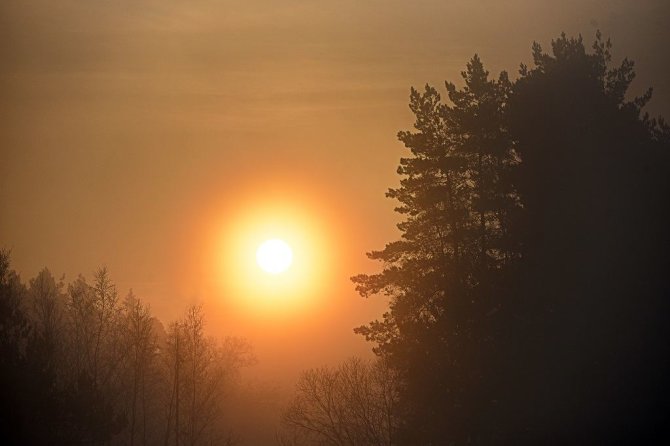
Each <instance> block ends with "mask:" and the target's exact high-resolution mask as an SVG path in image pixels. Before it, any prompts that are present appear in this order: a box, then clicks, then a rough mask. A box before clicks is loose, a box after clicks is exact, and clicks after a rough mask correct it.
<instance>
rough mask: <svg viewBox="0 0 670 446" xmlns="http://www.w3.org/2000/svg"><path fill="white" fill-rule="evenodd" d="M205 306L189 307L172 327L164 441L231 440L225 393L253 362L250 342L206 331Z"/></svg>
mask: <svg viewBox="0 0 670 446" xmlns="http://www.w3.org/2000/svg"><path fill="white" fill-rule="evenodd" d="M204 324H205V320H204V314H203V311H202V307H200V306H192V307H190V308H189V309H188V310H187V312H186V315H185V317H184V318H182V319H181V320H179V321H177V322H174V323H172V324H171V325H170V328H169V329H168V341H167V351H166V354H165V356H164V361H165V365H166V371H167V374H168V376H169V377H170V379H169V381H170V382H171V390H170V393H171V398H170V400H169V401H168V404H167V431H166V435H165V443H166V444H167V443H169V442H170V440H171V439H173V440H174V444H177V445H178V444H188V445H197V444H231V443H232V436H231V433H230V431H229V430H228V429H227V427H226V425H225V423H224V422H223V420H222V419H221V418H222V416H223V414H222V410H223V404H222V401H223V398H224V397H225V395H226V392H227V391H228V386H229V385H230V384H231V383H232V382H233V381H234V379H235V377H236V374H237V372H238V371H239V369H240V368H241V367H245V366H248V365H250V364H252V363H253V361H254V358H253V355H252V353H251V347H250V345H249V344H248V342H246V341H244V340H242V339H237V338H226V339H225V340H224V341H223V342H216V341H214V340H212V339H207V338H206V337H205V336H204Z"/></svg>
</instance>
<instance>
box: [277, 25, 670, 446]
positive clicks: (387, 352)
mask: <svg viewBox="0 0 670 446" xmlns="http://www.w3.org/2000/svg"><path fill="white" fill-rule="evenodd" d="M610 49H611V44H610V42H609V40H608V41H603V39H602V38H601V36H600V34H599V33H598V34H597V36H596V41H595V42H594V44H593V46H592V48H591V50H590V51H589V50H587V49H586V48H585V46H584V43H583V41H582V39H581V37H580V38H577V39H574V38H568V37H566V36H565V35H562V36H561V37H559V38H558V39H556V40H554V41H552V45H551V52H550V53H546V52H545V51H543V49H542V48H541V46H540V45H538V44H534V45H533V62H534V66H533V67H532V68H529V67H527V66H524V65H521V68H520V70H519V76H518V79H516V80H515V81H512V80H510V78H509V77H508V75H507V74H506V73H505V72H503V73H501V74H500V75H499V76H498V77H497V78H493V79H492V78H490V77H489V72H488V71H486V70H485V68H484V65H483V63H482V61H481V60H480V58H479V57H478V56H477V55H475V56H474V57H473V58H472V59H471V60H470V62H469V63H468V64H467V67H466V69H465V71H464V72H463V73H462V77H463V86H462V87H460V88H459V87H457V86H456V85H455V84H453V83H451V82H447V83H446V91H447V95H448V102H443V101H442V99H441V96H440V94H439V93H438V90H437V89H436V88H434V87H432V86H429V85H426V87H425V89H424V90H423V91H419V90H415V89H412V90H411V95H410V108H411V110H412V112H413V113H414V115H415V116H416V122H415V124H414V127H415V131H411V132H409V131H403V132H400V133H399V134H398V137H399V139H400V141H402V143H403V144H404V145H405V146H406V147H407V148H408V149H409V150H410V153H409V154H408V156H407V157H406V158H402V159H401V160H400V167H399V168H398V174H399V175H400V176H401V181H400V186H399V187H397V188H394V189H390V190H389V191H388V193H387V196H388V197H390V198H392V199H395V200H397V201H398V202H399V205H398V207H397V208H396V211H397V212H398V213H400V214H401V215H402V216H403V221H402V222H401V223H400V224H399V225H398V228H399V229H400V231H401V234H402V236H401V238H400V239H399V240H396V241H393V242H391V243H389V244H387V245H386V246H385V247H384V249H382V250H380V251H373V252H371V253H369V254H368V256H369V257H370V258H371V259H373V260H377V261H379V262H381V263H382V264H383V269H382V271H381V272H380V273H378V274H372V275H368V274H361V275H358V276H355V277H353V281H354V283H355V284H356V289H357V290H358V292H359V293H360V294H361V295H362V296H364V297H368V296H373V295H378V294H381V295H385V296H388V298H389V299H390V305H389V309H388V311H387V312H386V313H385V314H384V315H383V318H382V319H381V320H377V321H373V322H371V323H370V324H368V325H366V326H363V327H359V328H357V329H356V331H357V332H358V333H360V334H362V335H364V336H365V337H366V338H367V339H368V340H369V341H371V342H373V343H374V344H375V348H374V350H375V352H376V353H377V355H378V356H379V358H380V361H381V362H382V363H383V364H386V365H387V366H388V367H389V368H390V369H391V370H392V371H393V376H394V377H395V378H394V382H396V383H397V386H396V387H395V390H396V391H397V398H396V403H395V404H394V405H393V410H392V411H391V413H389V414H388V417H387V420H392V422H386V421H384V424H379V425H377V426H376V428H375V429H376V430H383V429H390V432H388V435H386V433H385V434H384V435H382V436H380V437H372V436H367V437H366V436H365V435H358V434H356V433H357V432H360V429H358V426H360V425H361V424H363V425H365V421H366V419H365V414H366V413H368V412H365V411H362V412H361V411H359V412H356V411H354V412H353V413H347V415H346V416H339V415H338V413H337V412H335V416H333V411H334V410H335V411H336V410H337V408H338V407H339V406H338V403H337V402H338V401H340V400H342V398H344V397H343V396H341V395H340V394H341V393H342V392H340V391H339V390H337V389H339V387H338V386H339V384H338V383H339V382H340V381H341V380H343V379H344V380H345V382H349V381H351V380H348V378H347V376H348V372H347V371H346V370H335V371H331V372H330V373H325V374H324V373H321V374H319V373H315V372H314V371H311V372H308V373H306V374H305V376H304V377H303V380H302V381H301V383H300V385H299V387H298V389H297V394H296V397H295V401H294V404H293V406H291V407H290V408H289V409H287V411H286V413H285V415H284V423H285V425H286V426H287V428H289V430H292V431H296V430H297V431H298V432H301V433H302V434H303V436H304V439H303V440H304V441H303V444H330V445H362V444H376V445H381V444H389V445H390V444H398V445H419V444H422V445H423V444H425V445H428V444H432V445H443V444H445V445H446V444H451V445H459V444H618V443H622V442H623V443H640V442H642V443H648V442H650V441H657V440H658V439H659V438H666V439H667V427H668V426H669V425H670V424H669V422H670V420H669V417H668V412H669V411H668V403H667V401H668V397H669V396H670V392H669V391H668V390H669V389H668V379H667V377H668V376H670V375H669V374H668V372H670V367H669V364H670V363H669V361H668V360H669V357H668V354H667V340H668V339H669V337H668V334H669V333H668V331H669V330H668V327H669V326H670V317H669V316H670V311H669V310H670V292H669V291H670V277H669V276H668V274H667V258H666V257H667V253H668V248H669V247H670V243H668V242H669V241H670V232H669V231H668V219H667V216H668V212H667V211H668V210H669V205H670V201H669V200H668V192H670V187H669V186H670V127H668V125H666V124H665V122H664V121H663V120H660V119H659V120H656V119H651V118H650V117H649V116H648V115H647V114H643V113H642V108H643V107H644V105H645V104H646V103H647V102H648V101H649V99H650V98H651V90H648V91H647V92H646V93H644V94H643V95H642V96H640V97H636V98H631V97H630V95H629V93H628V90H629V86H630V84H631V82H632V81H633V78H634V77H635V73H634V70H633V63H632V62H631V61H629V60H628V59H625V60H624V61H623V62H622V63H621V64H620V65H619V66H615V67H612V66H611V54H610ZM314 381H316V384H313V382H314ZM321 382H323V384H319V383H321ZM331 383H333V384H331ZM317 384H318V385H317ZM360 393H361V390H360V389H359V390H356V391H353V392H352V391H350V392H349V394H351V395H357V394H360ZM362 394H363V395H366V393H365V392H362ZM372 394H373V395H374V394H375V393H372ZM376 395H378V396H377V397H376V398H377V399H376V401H375V402H374V403H373V404H371V405H370V404H369V405H368V406H370V407H382V406H383V402H384V399H383V397H382V394H381V393H377V394H376ZM317 396H318V397H317ZM357 401H358V400H357V399H354V403H347V407H349V408H354V407H356V402H357ZM375 410H376V409H375ZM343 413H346V411H343ZM369 413H374V410H373V411H371V412H369ZM380 423H381V421H380ZM375 429H372V431H375ZM349 432H353V433H354V435H348V433H349ZM292 438H293V439H294V443H296V444H297V443H300V438H299V436H295V435H294V437H292ZM305 439H306V440H305Z"/></svg>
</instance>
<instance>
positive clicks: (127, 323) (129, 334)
mask: <svg viewBox="0 0 670 446" xmlns="http://www.w3.org/2000/svg"><path fill="white" fill-rule="evenodd" d="M123 325H124V334H125V347H126V348H125V350H126V364H127V372H128V373H127V375H128V380H129V387H130V389H129V393H130V398H128V401H129V406H130V407H129V410H128V412H129V417H130V421H129V422H130V425H129V432H128V434H129V436H130V438H129V444H130V445H131V446H132V445H134V444H135V433H136V431H137V423H138V418H139V416H138V413H139V414H141V416H142V429H141V432H142V437H141V438H142V443H144V444H146V441H147V426H146V376H147V374H148V373H149V369H150V367H151V366H152V364H153V362H154V357H155V352H156V341H155V338H154V334H153V330H152V329H153V320H152V318H151V313H150V310H149V306H148V305H145V304H143V303H142V302H141V301H140V300H139V299H138V298H136V297H135V295H134V294H133V292H132V290H130V292H129V293H128V296H127V297H126V299H125V301H124V306H123ZM140 402H141V404H140Z"/></svg>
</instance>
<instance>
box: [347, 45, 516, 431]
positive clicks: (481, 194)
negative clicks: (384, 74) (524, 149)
mask: <svg viewBox="0 0 670 446" xmlns="http://www.w3.org/2000/svg"><path fill="white" fill-rule="evenodd" d="M462 76H463V80H464V83H465V86H464V87H463V89H461V90H459V89H458V88H457V87H456V86H455V85H454V84H451V83H447V91H448V93H449V99H450V101H451V103H452V105H446V104H443V103H441V101H440V95H439V93H438V92H437V90H436V89H434V88H432V87H430V86H426V88H425V91H424V92H423V93H420V92H418V91H417V90H415V89H412V91H411V95H410V108H411V110H412V111H413V112H414V114H415V115H416V122H415V125H414V126H415V128H416V130H417V132H400V133H399V134H398V137H399V139H400V140H401V141H402V142H403V143H404V144H405V146H406V147H407V148H408V149H410V151H411V156H410V157H408V158H402V159H401V161H400V167H399V168H398V174H400V175H402V176H403V178H402V180H401V183H400V187H399V188H396V189H391V190H389V192H388V193H387V196H388V197H390V198H393V199H396V200H398V201H399V202H400V206H399V207H397V208H396V211H398V212H399V213H401V214H402V215H403V216H404V217H405V220H404V221H403V222H401V223H400V224H399V225H398V227H399V229H400V230H401V232H402V238H401V240H398V241H395V242H392V243H389V244H388V245H387V246H386V247H385V248H384V249H383V250H381V251H373V252H371V253H369V254H368V256H369V257H370V258H371V259H373V260H378V261H381V262H383V264H384V269H383V271H382V272H381V273H379V274H374V275H358V276H355V277H353V278H352V280H353V281H354V282H355V283H356V289H357V290H358V292H359V293H360V294H361V295H362V296H364V297H367V296H370V295H374V294H379V293H383V294H386V295H387V296H389V297H390V298H391V299H390V308H389V311H388V312H387V313H386V314H384V318H383V320H382V321H374V322H372V323H370V324H369V325H367V326H364V327H360V328H358V329H357V330H356V331H357V332H358V333H361V334H363V335H365V336H366V338H367V339H368V340H370V341H373V342H375V343H376V344H377V347H376V349H375V351H376V352H377V353H378V354H380V355H383V356H387V357H388V358H389V361H390V362H391V364H392V365H393V366H394V367H395V368H396V369H397V370H399V371H400V373H401V377H402V389H401V390H402V397H401V402H402V404H403V410H404V414H403V419H404V420H405V421H406V426H405V429H404V435H405V436H404V437H401V438H399V440H400V441H401V442H431V441H441V440H443V439H444V438H452V439H459V438H467V437H469V436H471V435H475V432H474V426H472V425H469V423H471V420H472V419H473V418H472V412H473V411H474V410H476V408H477V410H479V407H480V405H479V402H480V401H481V400H483V399H486V398H487V397H486V396H485V394H486V386H485V385H484V382H485V376H484V375H485V374H486V370H485V369H486V368H487V365H486V362H485V361H488V360H489V357H488V356H487V355H486V352H487V351H490V350H492V349H493V346H492V342H493V340H494V336H493V330H494V327H495V324H493V323H492V321H493V319H492V318H491V317H490V316H491V315H492V314H494V313H495V312H496V311H497V307H498V305H499V302H498V300H497V298H496V297H497V296H496V292H495V290H496V289H497V285H498V284H499V283H500V282H502V280H503V278H504V276H505V271H506V269H508V266H509V265H510V264H512V263H513V261H514V260H515V259H517V258H518V249H517V247H516V246H515V245H514V244H513V243H511V241H512V238H511V237H510V235H509V234H510V227H509V226H510V221H511V219H512V218H513V217H514V215H515V212H517V211H518V209H519V204H518V196H517V194H516V192H515V189H514V185H513V182H512V180H511V175H510V172H511V170H513V168H514V166H515V165H516V164H518V161H519V159H518V155H517V154H516V152H515V150H514V145H513V144H512V142H511V139H510V138H509V136H508V135H507V132H506V130H505V128H504V123H503V114H504V109H505V106H506V101H507V97H508V94H509V92H510V89H511V84H510V82H509V80H508V78H507V75H506V74H505V73H501V75H500V77H499V78H498V79H497V80H489V78H488V72H487V71H486V70H484V67H483V64H482V63H481V60H480V59H479V57H478V56H476V55H475V56H474V57H473V58H472V60H471V61H470V62H469V63H468V64H467V69H466V71H464V72H463V73H462ZM401 435H402V433H401Z"/></svg>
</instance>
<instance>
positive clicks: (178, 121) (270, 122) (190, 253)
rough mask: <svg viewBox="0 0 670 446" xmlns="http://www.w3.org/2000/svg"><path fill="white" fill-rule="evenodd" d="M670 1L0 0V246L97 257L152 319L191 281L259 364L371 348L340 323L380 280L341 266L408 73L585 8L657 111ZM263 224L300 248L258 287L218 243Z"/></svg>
mask: <svg viewBox="0 0 670 446" xmlns="http://www.w3.org/2000/svg"><path fill="white" fill-rule="evenodd" d="M669 19H670V2H667V1H664V0H638V1H623V0H619V1H617V0H612V1H604V0H565V1H560V2H558V1H555V2H548V1H537V0H515V1H507V2H501V1H499V0H469V1H465V0H463V1H461V0H454V1H449V0H444V1H436V0H435V1H430V0H415V1H398V0H385V1H377V0H370V1H366V0H340V1H337V2H328V1H307V0H284V1H281V2H279V1H270V0H267V1H238V0H230V1H225V0H223V1H214V0H210V1H205V0H203V1H199V0H196V1H189V2H186V1H176V0H160V1H136V0H135V1H125V0H121V1H115V2H109V1H90V0H87V1H72V0H60V1H58V2H53V1H47V0H34V1H18V0H16V1H15V0H5V1H3V2H2V4H0V56H1V57H0V246H1V247H4V248H8V249H11V251H12V262H13V266H14V268H15V269H16V270H17V271H18V272H19V273H20V274H21V276H22V278H23V280H24V281H27V280H28V279H29V278H30V277H32V276H34V275H35V274H36V273H37V272H38V271H39V270H40V269H41V268H43V267H45V266H46V267H48V268H49V269H50V270H51V271H52V272H53V273H54V274H55V275H56V276H59V277H60V276H61V275H63V274H64V275H65V280H66V281H70V280H72V279H74V278H76V276H77V275H78V274H80V273H81V274H84V275H85V276H87V277H89V278H90V277H91V275H92V273H93V272H94V271H95V270H96V269H97V268H98V267H100V266H103V265H104V266H106V267H107V268H108V270H109V272H110V274H111V277H112V279H113V280H114V281H115V282H116V283H117V286H118V288H119V292H120V294H121V295H125V293H127V291H128V289H130V288H132V289H133V290H134V292H135V294H136V295H138V296H139V297H140V298H143V299H146V301H147V302H149V303H150V305H151V308H152V312H153V313H154V314H155V315H156V316H158V317H159V318H160V319H161V320H162V321H163V322H165V323H167V322H168V321H170V320H174V319H175V318H177V317H180V315H181V314H182V313H183V312H184V310H185V309H186V308H187V306H188V305H190V304H193V303H198V302H200V303H203V304H204V305H205V308H206V313H207V315H208V324H209V325H208V330H209V332H210V333H212V334H214V335H236V336H243V337H247V338H248V339H249V340H250V341H251V342H252V344H253V345H254V347H255V350H256V355H257V357H258V360H259V363H258V365H257V366H256V368H255V369H254V370H255V373H257V374H258V375H259V376H264V377H273V378H276V379H285V380H288V381H290V380H291V379H294V378H295V377H296V376H297V374H298V373H299V372H300V371H301V370H303V369H305V368H309V367H316V366H319V365H322V364H325V363H330V364H333V363H335V362H338V361H340V360H342V359H344V358H346V357H348V356H350V355H353V354H357V355H369V354H370V353H369V351H370V347H371V346H370V345H368V344H366V342H365V341H364V340H363V339H361V338H360V337H359V336H357V335H355V334H353V332H352V329H353V328H354V327H356V326H359V325H361V324H364V323H366V322H368V321H370V320H372V319H374V318H376V317H379V316H380V315H381V313H382V312H383V311H384V307H385V305H386V302H385V301H384V299H383V298H377V299H371V300H365V299H363V298H361V297H359V296H358V295H357V294H356V292H355V290H354V287H353V285H352V283H351V282H350V280H349V277H350V276H352V275H354V274H358V273H361V272H372V271H375V270H376V268H378V265H375V264H374V263H372V262H370V261H369V260H367V259H366V257H365V252H367V251H370V250H372V249H379V248H382V247H383V245H384V244H385V243H387V242H390V241H392V240H394V239H395V238H396V237H398V234H399V233H398V231H397V230H396V228H395V223H397V221H398V218H397V216H396V215H395V214H394V212H393V208H394V203H393V202H392V201H390V200H388V199H386V198H385V197H384V193H385V191H386V190H387V188H389V187H394V186H396V185H397V184H398V181H399V178H398V177H397V174H396V167H397V165H398V160H399V158H400V157H401V156H403V155H405V153H404V150H403V147H402V145H401V144H400V143H399V142H398V141H397V139H396V133H397V132H398V131H399V130H403V129H409V128H411V125H412V123H413V119H412V115H411V113H410V111H409V109H408V107H407V101H408V94H409V89H410V87H411V86H417V87H422V86H423V85H424V84H426V83H430V84H432V85H435V86H437V87H438V88H439V89H440V91H442V92H444V81H445V80H449V81H455V82H456V83H457V84H459V79H460V74H459V73H460V72H461V70H463V69H464V67H465V63H466V62H467V61H468V59H469V58H470V57H472V55H473V54H474V53H478V54H479V55H480V56H481V58H482V59H483V62H484V64H485V67H486V68H487V69H488V70H489V71H491V73H492V74H495V75H497V73H498V72H499V71H500V70H503V69H504V70H507V71H509V72H510V73H511V75H512V77H514V76H515V75H516V73H517V69H518V66H519V63H521V62H525V63H528V64H529V63H530V59H531V53H530V47H531V44H532V42H533V41H538V42H539V43H540V44H542V45H543V47H545V48H549V44H550V41H551V39H552V38H555V37H557V36H558V35H559V34H560V33H561V32H562V31H565V32H566V33H567V34H568V35H577V34H580V33H581V34H582V35H583V36H584V38H585V40H586V41H587V42H590V41H592V39H593V37H594V36H595V32H596V29H600V30H601V31H602V32H603V34H604V35H605V36H606V37H607V36H609V37H611V38H612V41H613V43H614V49H613V55H614V60H615V61H620V60H621V58H622V57H624V56H628V57H630V58H632V59H633V60H635V62H636V70H637V73H638V77H637V79H636V81H635V83H634V85H633V91H634V92H637V93H639V92H642V91H644V90H645V88H646V87H648V86H653V87H654V98H653V99H652V102H651V103H650V105H649V106H648V110H649V111H650V112H651V113H652V114H653V115H657V114H663V115H665V116H669V115H670V75H668V69H669V68H670V51H668V49H667V42H668V41H670V27H668V26H667V24H668V23H669ZM273 225H274V226H273ZM268 228H269V229H268ZM277 228H279V229H277ZM274 229H277V230H278V231H279V232H280V233H282V234H283V236H285V237H287V238H291V239H292V240H294V241H295V243H296V245H297V246H296V255H297V256H298V257H300V256H302V260H301V261H302V262H303V263H302V265H303V266H302V267H301V268H302V269H298V268H297V267H296V269H295V275H294V276H295V277H293V278H292V279H291V280H293V281H294V282H292V283H293V284H292V285H291V284H289V285H286V284H281V285H278V288H280V289H281V290H280V291H281V292H277V293H275V294H273V295H272V296H270V297H263V296H260V295H261V294H263V292H265V291H267V289H269V288H271V287H274V285H272V284H271V285H269V286H268V287H266V288H267V289H265V291H263V290H262V289H259V288H254V286H255V285H254V284H255V283H256V281H258V282H262V281H263V280H265V279H264V278H263V276H261V275H260V273H257V274H256V275H255V276H254V275H253V273H248V274H247V272H244V273H242V272H241V271H240V270H235V269H234V267H231V264H232V265H233V266H235V265H234V264H235V262H236V261H237V260H236V259H238V258H237V257H236V256H238V255H239V256H244V255H247V254H249V249H253V246H252V245H253V243H252V242H253V241H254V240H255V239H254V237H256V238H257V237H260V236H261V235H262V234H265V232H264V231H266V232H267V231H269V232H272V230H274ZM254 231H256V232H254ZM282 231H283V232H282ZM269 232H268V233H269ZM240 240H249V243H251V245H249V246H252V248H248V246H247V245H243V244H242V245H240V246H238V244H239V243H238V242H239V241H240ZM244 246H247V248H248V249H247V248H245V247H244ZM298 247H299V248H300V249H298ZM245 249H247V251H244V250H245ZM298 272H302V273H304V276H301V275H300V274H298ZM264 286H265V285H264ZM282 287H283V288H282ZM271 294H272V293H271ZM263 299H266V300H263ZM267 299H269V301H271V303H268V304H267V305H265V304H263V305H261V304H259V303H258V302H259V301H262V302H269V301H268V300H267Z"/></svg>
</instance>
